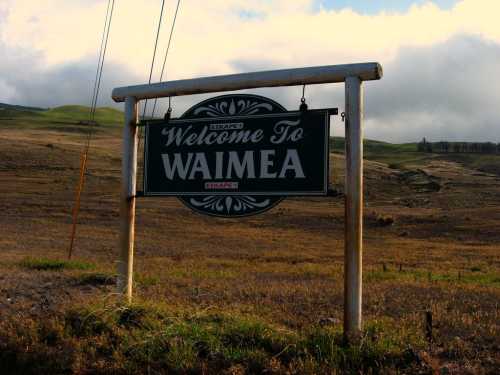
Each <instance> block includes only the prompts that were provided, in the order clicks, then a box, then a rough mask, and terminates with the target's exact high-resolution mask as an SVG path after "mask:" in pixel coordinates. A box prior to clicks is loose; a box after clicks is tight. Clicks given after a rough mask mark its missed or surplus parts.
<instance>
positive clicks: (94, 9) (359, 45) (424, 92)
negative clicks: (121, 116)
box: [0, 0, 500, 142]
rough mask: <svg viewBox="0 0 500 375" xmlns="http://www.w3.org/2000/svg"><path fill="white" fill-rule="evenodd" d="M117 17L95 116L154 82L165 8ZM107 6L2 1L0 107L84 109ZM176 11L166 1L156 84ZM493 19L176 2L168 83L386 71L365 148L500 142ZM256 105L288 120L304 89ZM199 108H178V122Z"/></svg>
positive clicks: (429, 9)
mask: <svg viewBox="0 0 500 375" xmlns="http://www.w3.org/2000/svg"><path fill="white" fill-rule="evenodd" d="M115 4H116V5H115V6H116V8H115V14H114V18H113V24H112V29H111V33H110V40H109V47H108V55H107V59H106V64H105V67H104V75H103V86H102V92H101V96H100V100H99V105H115V106H119V105H117V104H113V103H112V101H111V99H110V94H111V89H112V88H113V87H115V86H120V85H129V84H136V83H143V82H145V81H147V78H148V74H149V64H150V61H151V55H152V50H153V44H154V35H155V31H156V27H157V22H158V16H159V11H160V6H161V0H141V1H137V0H115ZM106 5H107V0H36V1H33V0H0V102H6V103H12V104H24V105H33V106H42V107H53V106H58V105H64V104H88V103H89V101H90V92H91V89H92V85H93V78H94V75H95V65H96V63H97V54H98V48H99V42H100V39H99V38H100V35H101V32H102V27H103V21H104V16H105V12H106ZM175 5H176V0H166V5H165V7H166V8H165V23H164V25H163V28H162V30H161V35H160V40H159V52H158V53H159V59H158V64H157V69H155V74H156V75H155V76H154V78H153V79H154V80H155V79H156V80H157V79H158V76H159V70H160V60H162V57H163V53H164V51H165V48H166V44H167V40H168V34H169V31H170V24H171V22H172V18H173V14H174V10H175ZM499 15H500V1H498V0H435V1H425V0H385V1H383V0H357V1H354V0H293V1H292V0H252V1H248V0H210V1H205V0H182V1H181V6H180V11H179V15H178V20H177V25H176V29H175V33H174V38H173V44H172V46H171V50H170V55H169V58H168V61H167V79H182V78H193V77H199V76H209V75H216V74H228V73H237V72H245V71H254V70H267V69H276V68H291V67H302V66H313V65H330V64H342V63H353V62H364V61H378V62H380V63H381V64H382V65H383V67H384V78H383V79H382V80H381V81H374V82H367V83H366V84H365V88H366V91H365V92H366V94H365V95H366V98H365V100H366V121H365V125H366V132H365V133H366V136H367V137H369V138H374V139H380V140H388V141H399V142H401V141H415V140H419V139H420V138H422V137H423V136H425V137H427V138H429V139H432V140H441V139H448V140H470V141H473V140H479V141H484V140H490V141H494V142H500V22H499V21H498V20H499V19H498V17H499ZM155 77H156V78H155ZM257 93H260V94H263V95H266V96H269V97H272V98H274V99H276V100H278V101H279V102H281V103H282V104H283V105H285V106H286V107H287V108H289V109H294V108H296V107H298V105H299V100H300V95H301V88H300V87H291V88H279V89H261V90H257ZM306 96H307V99H308V102H309V103H310V106H311V107H323V106H328V107H331V106H337V107H339V108H340V109H342V108H343V105H344V98H343V85H339V84H334V85H318V86H309V87H307V89H306ZM205 97H207V96H206V95H205V96H201V95H200V96H193V97H182V98H175V99H174V100H173V106H174V114H175V115H180V114H182V112H183V111H184V110H185V109H187V108H188V107H189V106H190V105H192V104H194V103H195V102H196V101H199V100H200V99H202V98H205ZM162 103H163V102H162ZM164 104H165V103H163V105H164ZM334 131H335V132H336V133H337V134H340V133H341V124H340V122H339V121H338V120H336V122H335V127H334Z"/></svg>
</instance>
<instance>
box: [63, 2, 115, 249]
mask: <svg viewBox="0 0 500 375" xmlns="http://www.w3.org/2000/svg"><path fill="white" fill-rule="evenodd" d="M110 5H111V8H110ZM114 8H115V0H108V6H107V9H106V17H105V19H104V29H103V32H102V38H101V46H100V48H99V59H98V61H97V69H96V77H95V80H94V88H93V91H92V101H91V106H90V112H89V122H88V126H89V131H88V133H87V140H86V143H85V147H84V150H83V152H82V154H81V156H80V176H79V182H78V186H77V189H76V194H75V202H74V205H73V215H72V228H71V239H70V245H69V250H68V258H71V255H72V252H73V244H74V241H75V235H76V224H77V221H78V214H79V212H80V200H81V194H82V190H83V185H84V181H85V171H86V167H87V157H88V153H89V149H90V141H91V139H92V134H93V130H94V119H95V112H96V107H97V100H98V98H99V91H100V87H101V78H102V71H103V67H104V60H105V57H106V50H107V47H108V39H109V31H110V29H111V20H112V19H113V11H114Z"/></svg>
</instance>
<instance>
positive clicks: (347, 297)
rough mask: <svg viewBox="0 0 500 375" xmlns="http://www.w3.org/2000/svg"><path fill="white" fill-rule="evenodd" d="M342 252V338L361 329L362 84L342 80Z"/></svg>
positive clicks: (355, 333) (351, 79)
mask: <svg viewBox="0 0 500 375" xmlns="http://www.w3.org/2000/svg"><path fill="white" fill-rule="evenodd" d="M345 112H346V132H345V140H346V142H345V155H346V175H345V250H344V335H345V337H346V338H347V339H348V338H349V337H352V336H355V335H357V334H358V333H359V332H360V331H361V328H362V311H361V300H362V278H363V274H362V260H363V83H362V81H361V80H360V78H358V77H347V78H346V80H345Z"/></svg>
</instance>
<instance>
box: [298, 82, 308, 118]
mask: <svg viewBox="0 0 500 375" xmlns="http://www.w3.org/2000/svg"><path fill="white" fill-rule="evenodd" d="M305 94H306V85H303V86H302V98H300V103H301V104H300V107H299V110H300V111H301V112H305V111H307V103H306V97H305Z"/></svg>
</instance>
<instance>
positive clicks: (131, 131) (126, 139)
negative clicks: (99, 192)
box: [117, 96, 138, 303]
mask: <svg viewBox="0 0 500 375" xmlns="http://www.w3.org/2000/svg"><path fill="white" fill-rule="evenodd" d="M137 113H138V111H137V99H136V98H134V97H131V96H128V97H127V98H126V99H125V126H124V128H123V145H122V188H121V198H120V259H119V260H118V279H117V287H118V293H121V294H123V295H124V297H125V298H126V301H127V302H128V303H130V302H131V301H132V281H133V279H132V275H133V261H134V232H135V194H136V174H137V144H138V138H137V120H138V117H137Z"/></svg>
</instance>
